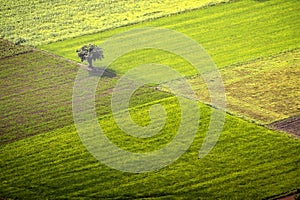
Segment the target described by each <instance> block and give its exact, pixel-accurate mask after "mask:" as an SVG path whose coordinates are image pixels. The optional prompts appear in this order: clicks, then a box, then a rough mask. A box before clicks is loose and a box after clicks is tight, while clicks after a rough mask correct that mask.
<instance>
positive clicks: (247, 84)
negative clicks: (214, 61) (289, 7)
mask: <svg viewBox="0 0 300 200" xmlns="http://www.w3.org/2000/svg"><path fill="white" fill-rule="evenodd" d="M220 74H221V76H222V79H223V82H224V85H225V93H226V98H227V109H228V110H229V112H232V113H234V114H237V115H240V116H244V117H246V118H249V119H251V120H255V121H258V122H259V123H264V124H268V123H271V122H273V121H277V120H280V119H284V118H287V117H291V116H295V115H298V114H299V113H300V104H299V99H300V87H299V85H300V79H299V77H300V50H299V49H296V50H294V51H290V52H285V53H282V54H279V55H276V56H274V57H270V58H263V59H259V60H255V61H252V62H249V63H245V64H242V65H238V66H231V67H228V68H224V69H221V70H220ZM189 81H190V83H191V85H192V86H193V87H194V91H195V92H196V93H197V96H198V97H199V99H200V100H201V101H204V102H208V103H209V102H210V97H209V93H208V91H207V89H206V85H205V82H204V81H203V79H202V77H201V76H196V77H192V78H190V79H189Z"/></svg>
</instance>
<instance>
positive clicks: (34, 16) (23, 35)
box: [0, 0, 226, 46]
mask: <svg viewBox="0 0 300 200" xmlns="http://www.w3.org/2000/svg"><path fill="white" fill-rule="evenodd" d="M221 1H222V0H215V1H214V2H215V3H218V2H221ZM210 2H211V1H210V0H195V1H188V0H172V1H171V0H165V1H159V0H151V1H147V2H143V1H134V0H130V1H126V2H124V1H111V0H104V1H100V2H96V1H84V2H83V1H80V0H69V1H68V2H67V3H66V2H65V1H55V2H49V1H47V0H30V1H4V0H1V1H0V4H1V5H2V6H1V12H0V18H1V21H0V27H1V29H0V36H1V38H4V39H9V40H12V41H14V42H16V41H20V40H24V41H23V42H24V43H25V44H29V45H35V46H36V45H40V44H45V43H49V42H56V41H59V40H63V39H66V38H70V37H77V36H80V35H86V34H91V33H95V32H99V31H103V30H107V29H112V28H115V27H119V26H124V25H128V24H133V23H137V22H141V21H146V20H151V19H155V18H158V17H162V16H166V15H171V14H176V13H179V12H184V11H188V10H191V9H195V8H199V7H203V6H205V5H208V3H210ZM222 2H226V0H225V1H222ZM54 5H55V6H54ZM128 11H129V12H128ZM2 19H3V20H2Z"/></svg>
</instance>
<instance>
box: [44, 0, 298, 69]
mask: <svg viewBox="0 0 300 200" xmlns="http://www.w3.org/2000/svg"><path fill="white" fill-rule="evenodd" d="M299 4H300V3H299V1H283V0H275V1H264V2H258V1H252V0H245V1H238V2H234V3H228V4H222V5H218V6H215V7H210V8H209V9H199V10H195V11H192V12H188V13H184V14H180V15H175V16H171V17H166V18H161V19H158V20H154V21H151V22H145V23H141V24H137V25H133V26H128V27H123V28H118V29H113V30H110V31H105V32H102V33H98V34H92V35H86V36H83V37H77V38H72V39H68V40H65V41H62V42H57V43H53V44H49V45H44V46H41V48H42V49H45V50H47V51H50V52H53V53H55V54H58V55H61V56H63V57H66V58H69V59H73V60H77V58H76V54H74V51H75V50H76V49H77V48H79V47H81V46H82V45H83V44H88V43H96V44H100V43H101V41H103V40H105V39H106V38H108V37H110V36H112V35H114V34H116V33H120V32H123V31H125V30H129V29H132V28H138V27H146V26H154V27H165V28H170V29H172V30H175V31H179V32H182V33H184V34H186V35H187V36H189V37H191V38H193V39H195V40H196V41H197V42H199V44H201V45H202V46H203V47H204V48H205V49H206V50H207V51H208V53H209V54H210V55H211V56H212V58H213V60H214V61H215V63H216V64H217V66H219V67H224V66H227V65H231V64H233V63H241V62H245V61H249V60H253V59H256V58H258V57H265V56H270V55H273V54H277V53H279V52H282V51H287V50H290V49H294V48H297V47H299V44H300V39H299V38H300V35H299V34H300V27H299V22H300V21H299V19H300V14H299V12H297V9H298V8H299V6H300V5H299ZM143 54H144V53H143V52H142V53H141V56H143ZM155 55H156V54H155ZM157 55H161V52H158V53H157ZM135 56H136V55H135ZM161 56H163V55H161ZM129 60H130V57H129ZM137 60H138V59H137ZM126 61H127V62H130V61H128V60H126Z"/></svg>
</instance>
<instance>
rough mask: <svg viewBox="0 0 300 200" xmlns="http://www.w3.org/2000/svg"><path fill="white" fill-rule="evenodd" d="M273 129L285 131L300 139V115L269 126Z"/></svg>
mask: <svg viewBox="0 0 300 200" xmlns="http://www.w3.org/2000/svg"><path fill="white" fill-rule="evenodd" d="M268 126H269V127H270V128H271V129H276V130H280V131H285V132H288V133H291V134H293V135H296V136H297V137H298V138H300V115H296V116H293V117H289V118H287V119H283V120H280V121H276V122H273V123H271V124H269V125H268Z"/></svg>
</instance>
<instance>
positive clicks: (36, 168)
mask: <svg viewBox="0 0 300 200" xmlns="http://www.w3.org/2000/svg"><path fill="white" fill-rule="evenodd" d="M163 101H164V102H165V103H164V105H165V106H167V109H168V108H171V111H170V112H169V113H170V116H172V117H171V119H170V120H171V121H172V119H174V117H175V116H176V114H175V113H176V112H177V111H176V107H177V106H176V101H175V102H174V98H167V99H165V100H163ZM174 108H175V109H174ZM200 108H201V113H202V118H201V124H200V126H199V130H198V133H197V135H196V138H195V140H194V142H193V144H192V146H191V148H190V149H189V150H188V151H187V152H186V153H185V154H184V155H183V156H182V157H181V158H179V159H178V160H177V161H176V162H174V163H173V164H171V165H170V166H168V167H166V168H164V169H162V170H159V171H155V172H151V173H142V174H131V173H126V172H120V171H117V170H113V169H110V168H108V167H107V166H105V165H103V164H101V163H100V162H98V161H97V160H95V159H94V158H93V157H92V156H91V155H90V154H89V153H88V152H87V151H86V149H85V148H84V146H83V145H82V143H81V141H80V139H79V137H78V135H77V133H76V131H75V128H74V127H73V126H65V127H64V128H61V129H57V130H55V131H52V132H48V133H45V134H40V135H37V136H34V137H30V138H26V139H24V140H19V141H17V142H14V143H11V144H7V145H5V146H4V147H2V149H1V151H2V153H1V157H0V158H1V159H0V160H1V182H0V183H1V187H0V188H1V189H0V191H1V194H2V195H3V196H6V197H10V198H17V197H23V198H67V199H70V198H87V199H90V198H97V199H98V198H146V197H161V198H174V197H186V198H187V197H190V198H192V197H199V198H205V197H209V198H211V199H216V198H225V199H230V198H242V199H262V198H265V197H268V196H271V195H273V194H280V193H282V192H285V191H289V190H291V189H294V188H297V187H298V186H299V179H298V177H297V174H299V173H300V171H299V170H300V169H299V166H298V164H299V159H300V158H299V156H298V155H299V154H298V149H299V147H300V143H299V141H298V140H296V139H294V138H291V137H289V136H287V135H285V134H280V133H278V132H274V131H270V130H267V129H266V128H263V127H258V126H256V125H254V124H252V123H249V122H246V121H243V120H241V119H238V118H236V117H232V116H227V121H226V124H225V128H224V130H223V132H222V134H221V138H220V140H219V142H218V144H217V145H216V147H215V148H214V150H213V151H212V152H211V153H210V154H209V155H208V156H206V157H205V158H203V159H198V149H199V145H201V143H202V141H203V136H204V134H205V130H206V129H207V126H208V122H209V113H210V111H209V110H210V109H211V108H209V107H207V106H203V105H200ZM168 110H169V109H168ZM140 112H143V107H142V108H141V109H137V110H136V112H135V114H136V115H139V113H140ZM140 116H143V115H140ZM175 120H176V119H175ZM100 122H101V124H102V125H103V127H104V129H105V130H109V131H110V132H109V133H111V136H109V137H111V138H112V140H113V141H114V142H116V143H119V142H121V141H123V142H124V141H127V142H125V143H124V144H123V143H122V146H123V145H124V146H125V148H129V149H130V150H131V151H137V152H138V151H141V150H143V151H146V150H153V149H152V148H153V145H154V144H155V145H157V146H158V147H159V146H160V145H163V143H164V142H166V141H168V140H170V138H169V136H168V135H169V132H172V130H176V125H175V126H174V123H168V124H167V125H166V129H164V130H163V131H162V133H161V135H160V136H157V137H160V140H157V137H156V138H153V139H152V138H151V139H150V141H143V143H142V144H144V145H140V143H139V141H130V140H129V141H128V138H127V137H128V136H126V134H122V131H121V130H120V129H118V127H116V126H115V125H113V124H111V115H110V114H108V115H105V116H103V117H101V118H100ZM113 133H117V134H113ZM163 136H164V137H163ZM140 142H141V141H140ZM146 144H148V145H149V147H148V146H147V145H146ZM150 144H151V145H150ZM155 145H154V146H155ZM141 147H142V148H143V149H140V148H141Z"/></svg>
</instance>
